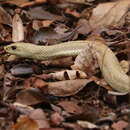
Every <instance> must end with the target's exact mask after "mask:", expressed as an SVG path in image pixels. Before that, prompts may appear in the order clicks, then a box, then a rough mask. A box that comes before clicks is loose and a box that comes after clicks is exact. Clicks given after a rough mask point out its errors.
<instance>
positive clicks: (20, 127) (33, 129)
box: [12, 116, 39, 130]
mask: <svg viewBox="0 0 130 130" xmlns="http://www.w3.org/2000/svg"><path fill="white" fill-rule="evenodd" d="M12 130H39V128H38V124H37V123H36V122H35V121H34V120H32V119H31V118H30V117H28V116H24V117H21V118H19V121H18V122H17V123H16V124H14V126H13V127H12Z"/></svg>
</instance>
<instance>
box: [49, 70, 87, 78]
mask: <svg viewBox="0 0 130 130" xmlns="http://www.w3.org/2000/svg"><path fill="white" fill-rule="evenodd" d="M49 75H50V76H52V78H53V79H57V80H74V79H85V78H87V75H86V73H84V72H82V71H80V70H64V71H60V72H55V73H50V74H49Z"/></svg>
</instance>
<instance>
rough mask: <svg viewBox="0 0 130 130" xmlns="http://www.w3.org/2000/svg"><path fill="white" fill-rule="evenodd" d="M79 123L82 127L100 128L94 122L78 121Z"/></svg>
mask: <svg viewBox="0 0 130 130" xmlns="http://www.w3.org/2000/svg"><path fill="white" fill-rule="evenodd" d="M77 123H78V124H79V125H80V126H81V127H82V128H86V129H87V128H88V129H98V126H96V125H95V124H93V123H90V122H88V121H80V120H79V121H77Z"/></svg>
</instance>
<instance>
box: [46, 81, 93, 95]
mask: <svg viewBox="0 0 130 130" xmlns="http://www.w3.org/2000/svg"><path fill="white" fill-rule="evenodd" d="M91 81H92V80H91V79H77V80H66V81H59V82H49V83H48V93H49V94H53V95H56V96H61V97H64V96H71V95H74V94H76V93H78V92H79V91H80V90H81V89H83V88H84V87H85V86H86V85H87V84H88V83H90V82H91Z"/></svg>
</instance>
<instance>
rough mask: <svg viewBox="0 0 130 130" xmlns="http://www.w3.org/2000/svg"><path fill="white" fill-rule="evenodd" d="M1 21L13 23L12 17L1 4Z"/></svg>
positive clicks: (8, 23)
mask: <svg viewBox="0 0 130 130" xmlns="http://www.w3.org/2000/svg"><path fill="white" fill-rule="evenodd" d="M0 23H2V24H7V25H9V26H11V25H12V17H11V16H10V14H9V13H7V12H6V10H4V8H2V7H1V6H0Z"/></svg>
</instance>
